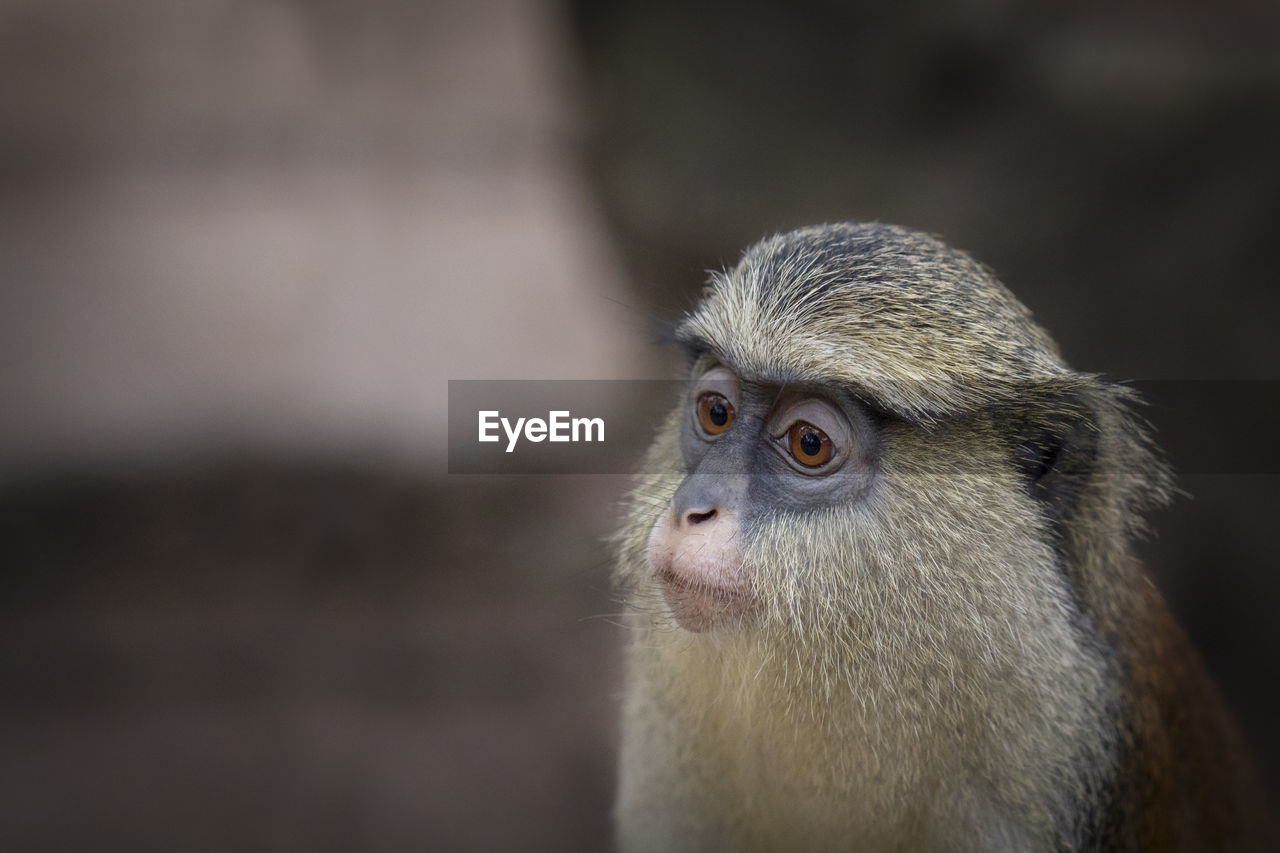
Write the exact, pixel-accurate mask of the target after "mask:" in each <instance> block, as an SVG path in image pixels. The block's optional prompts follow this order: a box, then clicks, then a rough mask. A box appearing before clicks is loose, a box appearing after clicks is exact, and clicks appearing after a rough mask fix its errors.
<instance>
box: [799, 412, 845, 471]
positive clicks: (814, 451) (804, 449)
mask: <svg viewBox="0 0 1280 853" xmlns="http://www.w3.org/2000/svg"><path fill="white" fill-rule="evenodd" d="M787 448H788V449H789V450H790V451H791V457H792V458H793V459H795V460H796V461H797V462H799V463H800V464H801V465H803V466H805V467H806V468H820V467H822V466H823V465H826V464H827V463H828V462H830V461H831V459H832V457H834V456H835V455H836V446H835V445H834V444H833V443H832V442H831V439H830V438H829V437H828V436H827V434H826V433H825V432H823V431H822V430H820V429H818V428H817V427H816V426H814V425H813V424H811V423H809V422H808V421H796V422H795V423H793V424H792V425H791V426H790V428H788V429H787Z"/></svg>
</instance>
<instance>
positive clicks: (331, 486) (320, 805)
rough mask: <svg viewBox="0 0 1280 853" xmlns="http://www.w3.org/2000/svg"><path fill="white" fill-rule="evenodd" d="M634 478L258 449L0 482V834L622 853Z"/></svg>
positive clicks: (157, 842)
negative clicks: (623, 603)
mask: <svg viewBox="0 0 1280 853" xmlns="http://www.w3.org/2000/svg"><path fill="white" fill-rule="evenodd" d="M616 490H617V484H616V482H615V481H611V480H610V479H608V478H596V477H582V478H574V479H572V480H571V481H569V482H565V481H564V480H563V479H557V480H551V479H548V478H535V477H515V478H493V477H472V478H469V482H468V484H467V485H466V487H464V488H452V487H442V486H441V485H440V484H439V483H436V484H430V483H424V482H423V481H421V480H420V479H417V478H414V477H411V476H403V475H397V474H391V473H387V472H376V471H369V470H363V469H343V468H341V467H334V466H323V465H320V466H317V465H315V464H300V463H294V464H290V463H287V462H267V461H262V460H257V461H254V460H250V461H245V460H240V461H231V462H223V463H221V464H216V465H209V466H207V467H202V468H195V469H189V470H185V471H179V472H174V473H171V474H167V475H164V476H149V477H146V478H144V479H141V480H137V479H135V480H130V479H122V478H92V479H90V480H87V481H86V480H84V479H80V478H78V479H76V480H75V481H73V482H65V481H63V482H52V483H48V484H45V485H42V486H39V487H29V488H26V489H23V490H22V491H20V492H13V491H11V492H8V493H6V494H3V495H0V541H2V542H3V543H4V550H5V563H6V574H5V578H4V587H5V595H4V597H3V603H2V604H0V626H2V627H0V637H3V643H2V644H0V646H2V648H3V654H0V683H3V684H4V691H3V697H2V698H0V748H2V750H3V754H4V762H3V769H2V770H0V800H3V803H4V806H3V809H0V843H3V847H4V849H6V850H51V851H52V850H67V849H86V848H87V849H110V850H117V849H119V850H145V849H156V850H172V849H184V850H187V849H190V850H247V849H279V850H334V851H346V850H404V849H422V848H423V847H424V846H426V847H428V848H429V849H440V850H459V849H491V850H500V849H521V850H524V849H528V850H572V849H588V850H589V849H598V848H600V847H602V846H603V845H605V844H607V841H608V837H609V834H608V833H609V822H608V812H609V804H610V800H611V797H612V784H611V779H612V768H613V761H614V759H613V739H614V735H613V732H614V724H613V717H614V713H613V692H614V689H613V685H615V684H616V683H617V681H618V672H617V664H618V661H617V655H616V653H615V649H616V643H615V640H616V635H617V632H618V629H617V627H616V624H615V622H614V621H613V620H611V619H610V618H609V614H610V613H612V612H615V611H616V609H617V608H616V605H614V604H613V603H612V601H611V597H610V595H609V592H608V589H607V583H606V582H605V580H604V579H605V574H606V573H605V565H604V564H605V561H606V550H605V546H604V544H603V543H602V542H601V541H600V539H599V538H598V536H597V535H596V533H597V531H599V530H600V529H602V528H604V527H607V526H608V525H609V524H610V523H611V514H612V498H613V497H614V496H615V495H616ZM566 518H572V519H576V520H577V522H576V523H575V524H573V525H566V524H563V523H555V520H557V519H566Z"/></svg>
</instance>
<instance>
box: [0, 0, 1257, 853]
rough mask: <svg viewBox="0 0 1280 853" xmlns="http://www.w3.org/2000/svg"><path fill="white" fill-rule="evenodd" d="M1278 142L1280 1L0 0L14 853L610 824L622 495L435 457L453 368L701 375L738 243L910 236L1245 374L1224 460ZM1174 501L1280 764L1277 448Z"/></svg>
mask: <svg viewBox="0 0 1280 853" xmlns="http://www.w3.org/2000/svg"><path fill="white" fill-rule="evenodd" d="M1277 151H1280V7H1277V6H1276V5H1275V4H1270V3H1260V2H1258V3H1255V2H1229V3H1225V4H1216V5H1214V6H1213V7H1212V8H1210V7H1208V6H1206V5H1205V4H1197V3H1167V2H1161V3H1156V2H1154V0H1148V2H1121V3H1118V4H1108V5H1107V6H1106V7H1105V8H1103V7H1095V6H1091V5H1088V4H1078V6H1076V7H1070V6H1068V7H1065V8H1064V7H1054V8H1052V9H1050V8H1049V7H1040V6H1033V5H1027V4H1015V3H1008V2H1000V0H992V1H991V2H952V3H945V4H924V3H918V2H895V3H888V2H874V3H849V4H837V3H814V4H781V3H778V4H756V3H732V4H727V3H708V4H702V5H698V6H696V7H691V6H686V5H683V4H675V3H662V2H659V3H652V2H645V3H642V2H638V0H607V2H587V0H578V2H569V3H564V2H559V3H557V2H550V0H480V2H470V3H464V2H453V3H449V2H425V3H412V2H401V0H371V1H370V2H361V3H357V2H353V0H320V2H301V0H278V2H248V1H247V0H246V2H234V0H192V2H186V3H181V4H174V3H164V2H159V0H128V2H116V3H101V2H90V0H86V1H85V2H69V1H68V2H55V3H49V2H43V3H42V2H36V0H11V2H7V3H4V4H2V5H0V275H2V276H3V279H2V284H0V413H2V414H0V563H2V564H3V566H2V568H3V575H0V578H2V582H3V588H4V594H3V596H2V597H0V637H3V643H2V644H0V685H2V687H0V756H2V759H0V803H2V804H3V805H0V847H2V848H3V849H5V850H66V849H76V848H84V847H92V848H94V849H129V850H147V849H165V850H168V849H174V848H175V847H176V848H182V849H190V850H201V849H210V850H213V849H219V850H225V849H263V850H274V849H280V850H286V849H289V850H291V849H308V850H352V849H358V850H399V849H409V848H412V849H423V848H426V849H448V850H455V849H493V850H502V849H530V850H531V849H543V850H570V849H584V850H590V849H600V848H603V847H607V844H608V838H609V818H608V808H609V803H610V801H611V798H612V795H613V790H612V786H613V781H612V775H613V769H614V757H613V748H614V738H615V723H614V716H615V712H616V699H615V694H616V691H617V689H618V685H619V677H620V671H619V665H618V664H619V650H620V647H621V642H622V639H623V638H622V636H621V631H620V629H618V628H617V627H615V626H614V625H613V624H612V623H611V620H610V614H612V613H614V612H616V610H617V605H616V603H615V602H614V601H613V600H612V598H611V595H610V592H609V587H608V580H607V575H608V561H609V557H608V547H607V545H606V544H605V542H604V537H605V536H607V534H608V533H609V532H610V530H611V529H612V527H613V526H614V524H615V519H616V514H617V510H616V502H617V500H618V498H619V497H620V496H621V494H622V492H623V490H624V489H625V486H626V482H625V480H624V479H622V478H619V477H608V476H574V477H567V476H562V477H548V476H534V475H523V476H507V477H498V476H479V475H476V476H465V475H448V474H447V473H446V467H445V462H444V454H445V431H446V430H445V423H446V399H447V396H446V382H447V380H449V379H478V378H503V379H515V378H597V379H603V378H643V377H657V376H663V375H665V373H666V371H667V368H668V365H669V358H667V357H666V356H665V355H664V354H663V353H662V352H661V351H660V350H659V349H658V348H657V347H656V346H654V345H653V343H652V341H653V337H654V335H653V332H654V330H655V329H656V328H658V326H659V324H660V323H661V321H663V320H665V319H671V318H674V317H677V316H679V314H680V312H681V311H683V310H684V309H686V308H687V307H689V306H690V305H691V304H692V301H693V298H694V296H695V295H696V293H697V290H698V288H699V286H700V285H701V283H702V281H703V280H704V278H705V271H706V270H707V269H708V268H717V267H721V266H724V265H727V264H731V263H732V262H733V260H734V259H735V258H736V256H737V254H738V253H739V252H740V251H741V249H742V248H743V247H745V246H746V245H747V244H748V243H750V242H752V241H754V240H756V239H758V238H759V237H761V236H763V235H765V234H767V233H769V232H772V231H776V230H782V229H787V228H791V227H795V226H799V225H804V224H812V223H815V222H821V221H834V220H848V219H854V220H869V219H878V220H882V221H886V222H896V223H901V224H906V225H910V226H913V227H915V228H919V229H922V230H927V231H933V232H936V233H939V234H941V235H943V236H944V237H945V238H946V239H947V240H948V241H949V242H950V243H952V244H953V245H956V246H959V247H962V248H965V249H967V250H969V251H971V252H973V253H974V254H975V255H976V256H977V257H978V258H980V259H981V260H983V261H984V262H985V263H987V264H989V265H991V266H992V267H993V268H994V269H995V270H996V271H997V272H998V273H999V275H1000V277H1001V278H1002V279H1003V280H1004V281H1005V282H1006V283H1007V284H1009V285H1010V287H1011V288H1012V289H1013V290H1014V291H1015V292H1016V293H1018V294H1019V296H1021V297H1022V298H1023V300H1024V301H1025V302H1026V303H1027V304H1028V305H1029V306H1030V307H1031V308H1032V309H1033V310H1034V311H1035V312H1036V314H1037V316H1038V317H1039V318H1040V320H1041V321H1042V322H1043V323H1044V324H1045V325H1046V326H1047V327H1048V328H1049V329H1050V330H1051V331H1052V332H1053V333H1054V334H1055V336H1056V337H1057V339H1058V341H1059V343H1060V344H1061V345H1062V347H1063V350H1064V352H1065V354H1066V355H1067V358H1068V359H1069V360H1070V361H1071V363H1072V364H1073V365H1075V366H1076V367H1079V368H1082V369H1087V370H1095V371H1101V372H1104V373H1106V374H1107V375H1108V376H1113V377H1118V378H1136V379H1147V380H1250V382H1242V383H1237V384H1235V385H1232V386H1230V387H1233V388H1236V387H1238V388H1242V389H1245V398H1243V399H1227V400H1226V401H1225V402H1224V403H1223V411H1222V412H1221V416H1222V423H1223V425H1224V429H1223V430H1222V434H1219V433H1218V432H1216V431H1215V430H1214V429H1212V426H1213V424H1215V423H1217V417H1218V414H1219V413H1218V412H1210V413H1208V417H1207V418H1206V420H1207V421H1208V422H1209V426H1210V428H1209V429H1208V430H1207V433H1206V437H1205V439H1204V440H1205V441H1208V442H1218V441H1221V442H1223V443H1224V444H1232V443H1234V442H1233V439H1234V438H1235V435H1236V434H1235V432H1234V431H1227V429H1226V428H1225V427H1226V426H1229V425H1230V423H1231V422H1232V418H1239V417H1241V416H1242V415H1241V413H1242V412H1243V413H1244V415H1243V416H1244V417H1246V418H1247V417H1249V415H1250V414H1251V413H1252V412H1254V411H1255V410H1258V409H1261V408H1263V407H1259V406H1255V405H1254V401H1253V400H1252V399H1250V398H1249V397H1248V395H1249V394H1250V393H1251V392H1250V391H1249V389H1258V388H1272V387H1273V386H1272V385H1270V384H1269V383H1271V382H1273V381H1275V380H1280V343H1278V342H1277V336H1276V330H1277V328H1280V286H1278V285H1280V277H1278V276H1277V273H1276V272H1275V267H1274V255H1275V246H1276V241H1277V238H1280V158H1277V156H1276V152H1277ZM1218 387H1224V386H1218ZM1270 393H1272V394H1274V391H1271V392H1270ZM1265 413H1266V412H1264V414H1265ZM1267 416H1268V417H1272V418H1274V409H1272V410H1271V411H1270V413H1269V414H1268V415H1267ZM1156 419H1157V422H1158V418H1156ZM1258 423H1261V422H1257V421H1255V422H1254V426H1255V427H1256V426H1257V425H1258ZM1272 424H1274V420H1271V421H1266V422H1265V423H1263V426H1264V427H1266V428H1265V429H1254V430H1253V433H1252V434H1257V435H1260V436H1261V440H1262V441H1263V442H1266V441H1268V440H1272V441H1273V439H1272V436H1274V431H1272V430H1271V429H1270V426H1271V425H1272ZM1260 450H1265V452H1267V453H1272V452H1273V451H1271V448H1269V447H1267V448H1260ZM1272 458H1274V457H1272ZM1201 468H1203V466H1201ZM1270 470H1272V471H1273V472H1274V470H1275V469H1274V468H1273V469H1270ZM1181 485H1182V487H1183V488H1184V489H1185V490H1186V491H1187V492H1188V493H1189V497H1184V498H1183V499H1181V500H1179V501H1178V502H1177V503H1176V504H1175V505H1174V506H1173V507H1171V508H1170V509H1169V510H1167V511H1165V512H1163V513H1161V514H1160V515H1159V516H1158V517H1157V518H1156V519H1154V522H1155V525H1156V527H1157V529H1158V531H1159V535H1158V537H1157V538H1155V539H1153V540H1152V541H1150V542H1147V543H1145V544H1144V546H1143V549H1142V551H1143V556H1144V558H1145V559H1146V560H1147V562H1148V565H1150V566H1151V568H1152V570H1153V573H1154V574H1155V576H1156V581H1157V583H1158V585H1159V586H1160V587H1161V589H1162V590H1163V591H1164V592H1165V593H1166V595H1167V596H1168V597H1169V599H1170V601H1171V604H1172V606H1173V608H1174V610H1175V611H1176V613H1177V614H1178V616H1179V618H1180V619H1181V621H1182V623H1183V625H1184V626H1185V627H1186V628H1187V630H1188V632H1189V633H1190V634H1191V636H1192V638H1193V640H1194V641H1195V643H1196V645H1197V646H1198V647H1199V648H1200V649H1201V651H1202V652H1203V655H1204V657H1205V660H1206V663H1207V664H1208V666H1209V668H1210V670H1211V671H1212V672H1213V673H1214V675H1215V676H1216V678H1217V680H1218V682H1219V683H1220V685H1221V686H1222V688H1223V692H1224V693H1225V694H1226V697H1227V699H1228V701H1229V703H1230V704H1231V705H1232V707H1233V708H1234V709H1235V711H1236V713H1237V716H1238V717H1239V719H1240V722H1241V724H1242V728H1243V730H1244V734H1245V737H1246V739H1247V741H1248V743H1249V744H1250V750H1251V752H1252V754H1253V755H1254V756H1255V759H1256V761H1257V764H1258V766H1259V768H1260V770H1261V771H1262V773H1263V775H1264V778H1265V779H1266V780H1267V782H1268V785H1269V786H1270V789H1271V791H1272V792H1273V793H1274V792H1275V791H1276V790H1277V785H1278V784H1280V734H1277V732H1276V731H1275V727H1274V725H1273V722H1274V712H1273V710H1272V709H1273V707H1274V705H1273V700H1274V698H1275V695H1276V687H1277V679H1278V678H1280V657H1278V656H1277V655H1276V653H1275V652H1276V646H1277V644H1276V642H1275V640H1276V630H1275V627H1274V624H1275V619H1274V613H1275V612H1276V607H1277V605H1278V604H1280V579H1278V576H1277V573H1276V571H1275V568H1276V565H1275V563H1276V561H1275V546H1274V532H1273V531H1274V527H1275V519H1276V517H1277V515H1278V514H1280V489H1278V488H1277V487H1278V486H1280V481H1278V478H1277V476H1276V475H1275V474H1274V473H1270V474H1267V473H1256V472H1255V473H1250V472H1248V471H1247V470H1246V471H1240V470H1233V471H1232V472H1230V473H1225V472H1215V471H1213V470H1211V469H1209V470H1194V471H1189V472H1185V476H1183V477H1182V480H1181ZM1273 802H1274V799H1273Z"/></svg>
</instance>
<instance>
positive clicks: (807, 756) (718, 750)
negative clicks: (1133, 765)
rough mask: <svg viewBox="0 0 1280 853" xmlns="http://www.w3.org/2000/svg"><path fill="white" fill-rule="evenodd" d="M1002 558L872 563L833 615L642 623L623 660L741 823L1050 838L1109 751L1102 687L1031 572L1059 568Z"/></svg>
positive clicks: (1069, 623) (1000, 842)
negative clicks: (685, 624)
mask: <svg viewBox="0 0 1280 853" xmlns="http://www.w3.org/2000/svg"><path fill="white" fill-rule="evenodd" d="M1024 556H1026V555H1024ZM1038 559H1042V560H1046V561H1047V560H1051V557H1049V556H1048V555H1047V554H1040V555H1039V556H1038ZM1009 566H1010V562H1009V560H1008V559H1002V560H999V561H998V566H997V564H996V563H992V564H988V565H986V566H979V565H976V564H975V565H966V566H963V567H956V570H955V571H952V572H946V573H940V572H939V571H938V567H937V566H936V565H935V566H928V567H923V566H921V567H915V568H913V567H911V566H908V565H906V564H898V565H896V566H894V567H893V572H894V575H893V578H892V582H889V578H888V576H887V575H886V574H885V572H887V569H888V567H881V568H882V569H883V571H881V572H880V573H878V574H877V572H874V571H873V572H871V573H870V574H871V575H873V576H878V577H879V580H880V581H882V583H881V582H866V581H864V582H863V583H862V585H861V586H860V587H859V590H860V597H859V600H858V601H857V602H856V603H851V602H845V604H844V606H845V607H846V608H847V612H846V618H844V619H843V620H842V621H832V619H831V618H830V614H829V613H823V614H814V613H798V614H796V618H800V619H802V620H803V618H804V617H809V618H810V620H811V621H810V623H809V625H808V626H805V625H801V626H799V627H797V626H796V625H795V624H791V625H788V624H786V623H785V622H784V621H783V620H780V619H777V618H767V619H764V620H761V621H760V622H758V623H752V624H746V625H742V626H739V627H737V628H736V629H726V630H722V631H711V632H708V633H705V634H696V635H695V634H690V633H688V632H684V631H679V630H675V629H672V628H671V627H669V626H666V625H657V626H655V627H653V628H652V630H650V631H649V632H648V633H647V636H646V637H645V638H644V639H642V640H640V641H639V642H637V643H636V645H635V648H634V650H633V654H635V655H638V656H639V657H641V658H643V659H645V660H646V662H647V663H646V666H647V667H653V669H651V670H650V671H651V673H652V675H651V676H650V677H651V679H652V680H653V683H654V684H655V685H659V690H660V692H661V693H662V694H663V695H664V697H665V698H664V701H663V702H662V703H661V706H662V707H664V708H665V709H667V711H666V713H668V714H670V719H669V722H670V724H671V725H672V727H673V728H674V729H676V730H678V731H679V739H680V740H682V741H683V742H684V743H686V744H687V749H688V750H689V752H690V754H694V755H698V756H700V757H701V758H700V760H702V761H705V762H707V763H709V764H710V765H712V766H714V767H715V768H716V770H715V772H714V774H713V775H714V776H715V777H716V779H717V782H716V785H717V786H719V789H720V791H721V796H722V797H723V798H724V799H725V800H727V801H730V802H733V803H735V804H737V806H736V807H739V808H741V809H743V814H744V815H745V817H744V820H747V821H756V822H759V823H763V824H766V825H770V826H774V827H777V828H778V832H779V833H780V834H781V835H783V836H785V834H786V833H788V832H793V831H797V830H796V829H795V825H796V824H797V823H800V824H803V825H805V826H807V827H810V828H813V827H817V828H821V827H822V826H823V825H824V823H823V822H824V821H825V822H830V821H832V820H836V821H838V822H841V824H842V825H841V826H839V827H834V826H833V827H829V828H830V829H831V831H832V832H833V833H837V834H838V833H839V832H854V833H856V834H857V837H861V838H866V839H876V838H882V839H884V840H885V844H886V845H891V844H900V843H907V842H910V841H911V840H912V839H915V840H916V841H919V842H920V843H919V844H918V845H916V846H928V844H926V843H925V840H926V839H928V838H931V837H934V835H935V834H936V833H939V832H948V831H949V832H952V833H963V831H964V830H963V828H964V827H970V829H971V832H972V833H975V834H974V835H973V837H972V838H970V839H969V840H968V841H966V842H964V843H962V844H959V845H958V846H959V847H961V848H963V847H973V848H976V849H982V848H986V849H995V848H1001V847H1006V846H1011V847H1015V848H1016V847H1041V846H1052V843H1053V842H1055V841H1056V839H1058V838H1060V837H1061V836H1062V834H1063V833H1064V832H1070V831H1071V830H1070V829H1069V826H1070V824H1071V822H1072V815H1075V814H1076V813H1077V812H1078V809H1077V808H1076V801H1077V800H1078V799H1082V798H1083V797H1082V796H1081V794H1082V792H1084V791H1086V790H1087V789H1090V788H1093V787H1096V786H1097V785H1099V784H1101V778H1100V777H1102V776H1103V775H1105V773H1106V768H1107V767H1109V765H1110V763H1111V761H1112V755H1111V753H1112V749H1113V737H1112V735H1111V732H1112V730H1113V727H1112V726H1110V725H1109V719H1108V717H1107V715H1108V714H1109V713H1111V711H1112V710H1113V709H1114V706H1115V704H1116V697H1115V695H1114V685H1113V681H1112V679H1111V678H1110V676H1109V671H1108V664H1107V662H1106V659H1105V655H1104V654H1103V653H1102V651H1101V650H1100V649H1099V648H1098V646H1097V644H1096V643H1094V642H1092V641H1091V640H1090V639H1089V637H1088V636H1087V635H1086V633H1085V632H1084V630H1082V626H1081V625H1080V624H1079V621H1078V615H1079V614H1078V612H1077V611H1075V610H1074V608H1073V607H1072V606H1071V602H1070V600H1069V598H1070V593H1069V591H1068V590H1067V588H1066V584H1065V581H1064V582H1063V583H1060V584H1059V583H1055V582H1052V581H1049V582H1046V581H1045V578H1046V577H1061V575H1060V573H1059V574H1057V575H1047V574H1046V572H1047V571H1048V570H1050V569H1052V568H1053V567H1051V566H1045V565H1043V564H1041V565H1037V566H1035V567H1027V569H1026V577H1025V578H1021V579H1018V582H1016V583H1011V582H1009V579H1007V578H1002V577H1001V572H1005V571H1008V570H1009ZM916 572H918V575H916V576H913V574H914V573H916ZM926 576H927V577H926ZM939 578H948V579H950V582H951V583H950V585H948V584H947V583H943V582H941V581H940V580H939ZM908 590H917V591H920V592H921V593H922V594H913V593H910V592H907V591H908ZM777 615H778V614H776V613H775V614H772V616H773V617H776V616H777ZM819 616H821V617H822V618H819ZM849 804H853V805H849ZM947 826H950V827H951V829H950V830H946V829H945V827H947ZM1064 827H1068V828H1066V829H1064ZM806 831H807V830H806ZM814 831H815V832H817V831H818V829H814ZM991 833H995V835H994V836H992V835H991ZM940 837H946V836H945V835H943V836H940ZM956 837H959V836H956ZM1042 842H1043V843H1042ZM814 846H815V847H821V846H822V845H821V844H819V843H815V845H814ZM871 846H873V847H874V844H872V845H871Z"/></svg>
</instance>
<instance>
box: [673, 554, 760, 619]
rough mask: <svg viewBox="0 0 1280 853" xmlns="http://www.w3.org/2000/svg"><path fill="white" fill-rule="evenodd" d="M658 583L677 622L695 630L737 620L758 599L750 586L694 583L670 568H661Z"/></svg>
mask: <svg viewBox="0 0 1280 853" xmlns="http://www.w3.org/2000/svg"><path fill="white" fill-rule="evenodd" d="M658 583H659V585H660V586H661V587H662V597H663V598H664V599H665V600H666V602H667V606H668V607H670V608H671V614H672V615H673V616H675V618H676V624H678V625H679V626H680V627H681V628H683V629H685V630H686V631H692V632H693V633H695V634H699V633H702V632H703V631H709V630H711V629H712V628H718V627H724V626H726V625H731V624H734V623H736V622H738V621H739V620H741V618H742V617H743V616H745V615H746V614H747V612H748V611H749V610H751V608H752V605H753V604H754V603H755V598H754V596H753V595H752V594H751V592H750V591H749V590H744V589H737V588H730V587H720V586H711V585H709V584H706V583H691V582H690V581H688V580H687V579H685V578H683V577H681V576H680V575H679V574H677V573H676V572H675V571H673V570H672V569H670V568H664V569H659V570H658Z"/></svg>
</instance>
